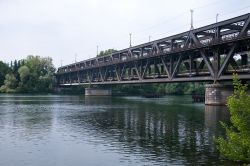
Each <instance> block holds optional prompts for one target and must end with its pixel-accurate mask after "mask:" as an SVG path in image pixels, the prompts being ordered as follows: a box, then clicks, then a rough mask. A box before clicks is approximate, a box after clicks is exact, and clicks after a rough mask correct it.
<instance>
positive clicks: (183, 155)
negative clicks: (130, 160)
mask: <svg viewBox="0 0 250 166" xmlns="http://www.w3.org/2000/svg"><path fill="white" fill-rule="evenodd" d="M103 99H104V100H103ZM146 100H147V99H141V98H136V97H134V98H132V99H129V98H128V100H124V99H119V98H115V99H114V98H103V97H85V106H86V107H88V106H89V107H91V106H94V105H95V106H96V107H97V108H98V109H99V111H94V110H93V112H91V113H89V114H88V115H87V116H86V115H77V116H75V117H73V119H74V122H73V126H72V130H76V128H77V127H79V126H81V125H79V124H78V123H81V124H84V126H85V127H86V126H87V128H88V132H89V133H90V135H92V136H93V137H94V138H93V139H91V140H92V141H93V142H92V143H93V144H96V143H98V144H99V143H101V144H102V143H103V144H106V145H108V146H110V149H112V150H114V149H115V150H118V151H119V152H121V153H125V154H127V153H128V154H134V155H135V156H136V155H137V154H140V155H141V154H143V155H144V157H145V158H146V159H148V160H156V161H157V162H159V161H161V160H162V161H161V162H163V163H164V162H167V163H175V164H176V163H178V164H181V165H182V164H194V163H196V164H197V163H198V164H199V163H200V164H208V163H209V164H210V163H211V158H213V162H214V163H217V164H218V163H220V162H224V163H225V161H223V160H221V159H219V157H218V152H217V151H216V148H215V145H214V140H213V138H214V136H217V135H221V134H223V130H221V127H220V126H219V121H220V120H223V121H224V120H225V121H227V120H228V118H229V116H228V113H227V110H226V107H218V106H217V107H213V106H206V107H205V108H204V106H203V105H199V104H198V105H195V106H194V105H191V104H188V103H189V102H187V103H185V102H184V103H183V102H182V104H181V105H180V102H179V101H176V100H173V101H171V100H169V101H167V102H168V105H165V104H164V103H163V102H164V100H167V99H166V98H165V99H164V100H163V99H162V100H161V99H156V100H154V101H153V102H148V101H146ZM196 106H197V107H196ZM204 109H205V111H204ZM100 110H102V111H100ZM65 120H67V119H65ZM68 120H69V121H72V117H70V119H68ZM66 124H70V123H69V122H66ZM77 130H78V132H79V130H81V129H77ZM82 130H83V129H82Z"/></svg>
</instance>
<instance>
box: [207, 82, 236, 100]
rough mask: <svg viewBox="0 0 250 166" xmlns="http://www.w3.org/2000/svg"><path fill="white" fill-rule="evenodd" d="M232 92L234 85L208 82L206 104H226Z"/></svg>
mask: <svg viewBox="0 0 250 166" xmlns="http://www.w3.org/2000/svg"><path fill="white" fill-rule="evenodd" d="M232 93H233V86H232V85H222V84H206V85H205V105H226V101H227V98H228V97H229V96H230V95H231V94H232Z"/></svg>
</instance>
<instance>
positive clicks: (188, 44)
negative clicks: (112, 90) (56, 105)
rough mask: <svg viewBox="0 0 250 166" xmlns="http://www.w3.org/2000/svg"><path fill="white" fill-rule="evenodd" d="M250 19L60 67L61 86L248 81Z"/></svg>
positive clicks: (238, 19)
mask: <svg viewBox="0 0 250 166" xmlns="http://www.w3.org/2000/svg"><path fill="white" fill-rule="evenodd" d="M249 28H250V14H245V15H242V16H239V17H235V18H232V19H229V20H226V21H222V22H219V23H216V24H212V25H208V26H205V27H201V28H198V29H194V30H191V31H187V32H184V33H181V34H178V35H174V36H170V37H166V38H163V39H159V40H156V41H152V42H148V43H145V44H141V45H138V46H135V47H131V48H127V49H124V50H121V51H117V52H114V53H112V54H111V55H107V56H103V57H96V58H92V59H88V60H85V61H81V62H78V63H74V64H70V65H67V66H63V67H60V68H59V69H58V72H57V75H56V76H57V80H58V83H59V84H60V85H79V84H124V83H151V82H178V81H215V82H216V81H220V80H228V79H231V75H232V73H233V72H237V73H239V76H240V77H242V78H244V79H250V73H249V71H250V66H249V59H250V58H249V48H250V30H249Z"/></svg>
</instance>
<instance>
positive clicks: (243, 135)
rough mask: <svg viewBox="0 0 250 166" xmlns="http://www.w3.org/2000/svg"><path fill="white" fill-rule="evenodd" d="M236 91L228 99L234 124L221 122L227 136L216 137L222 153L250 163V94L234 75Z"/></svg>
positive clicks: (230, 157) (232, 158) (233, 158)
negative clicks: (229, 124)
mask: <svg viewBox="0 0 250 166" xmlns="http://www.w3.org/2000/svg"><path fill="white" fill-rule="evenodd" d="M233 85H234V93H233V95H232V96H230V97H229V98H228V100H227V105H228V108H229V112H230V115H231V118H230V119H231V123H232V126H228V125H226V124H225V123H223V122H221V124H222V126H223V128H225V130H226V138H222V137H219V138H218V139H216V142H217V144H218V149H219V151H220V153H221V154H222V155H223V156H224V157H226V158H228V159H230V160H234V161H243V162H246V163H250V95H248V94H247V85H242V84H241V82H240V81H239V80H238V79H237V76H236V75H234V79H233Z"/></svg>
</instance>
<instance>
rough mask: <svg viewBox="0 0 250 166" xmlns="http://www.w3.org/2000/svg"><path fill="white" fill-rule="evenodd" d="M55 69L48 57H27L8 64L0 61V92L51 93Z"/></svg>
mask: <svg viewBox="0 0 250 166" xmlns="http://www.w3.org/2000/svg"><path fill="white" fill-rule="evenodd" d="M55 71H56V69H55V67H54V65H53V63H52V58H50V57H40V56H33V55H30V56H27V58H26V59H23V60H14V62H11V63H10V64H7V63H4V62H2V61H0V92H2V93H38V92H39V93H40V92H52V91H53V88H54V85H55V82H56V81H55V78H54V74H55Z"/></svg>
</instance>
